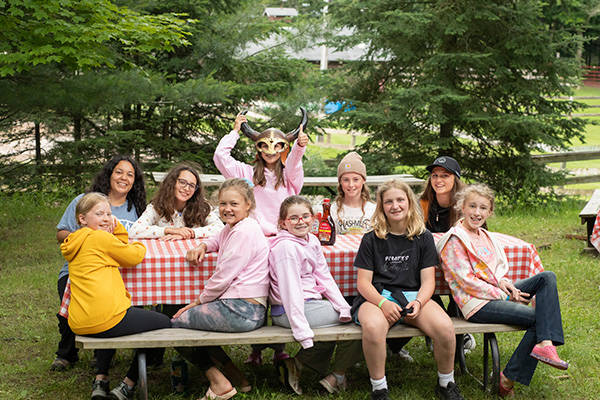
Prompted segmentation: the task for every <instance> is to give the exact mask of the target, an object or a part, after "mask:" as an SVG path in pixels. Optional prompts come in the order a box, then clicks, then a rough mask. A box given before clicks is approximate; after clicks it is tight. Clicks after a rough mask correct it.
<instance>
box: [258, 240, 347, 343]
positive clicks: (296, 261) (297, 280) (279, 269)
mask: <svg viewBox="0 0 600 400" xmlns="http://www.w3.org/2000/svg"><path fill="white" fill-rule="evenodd" d="M269 273H270V275H271V293H270V296H269V302H270V303H271V304H280V305H283V307H284V308H285V312H286V314H287V317H288V319H289V321H290V325H291V327H292V334H293V335H294V339H296V340H297V341H298V342H300V344H301V345H302V347H303V348H305V349H306V348H308V347H312V346H313V340H312V338H313V337H314V336H315V335H314V333H313V331H312V330H311V329H310V326H309V324H308V321H307V320H306V316H305V315H304V302H305V301H306V300H309V299H315V300H321V299H323V298H327V299H328V300H329V301H330V302H331V305H332V306H333V308H334V309H335V310H336V311H337V312H339V313H340V322H350V320H351V319H352V318H351V316H350V306H349V305H348V303H347V302H346V300H344V296H342V293H341V292H340V289H339V288H338V286H337V283H336V282H335V280H334V279H333V277H332V276H331V272H329V266H328V265H327V262H326V261H325V256H323V250H322V249H321V243H320V242H319V239H317V237H316V236H315V235H312V234H308V241H307V240H306V239H304V238H299V237H297V236H294V235H292V234H291V233H289V232H288V231H286V230H280V231H279V232H278V233H277V236H276V237H275V238H274V239H273V241H272V243H271V254H269Z"/></svg>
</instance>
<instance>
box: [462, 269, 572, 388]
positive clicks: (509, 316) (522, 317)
mask: <svg viewBox="0 0 600 400" xmlns="http://www.w3.org/2000/svg"><path fill="white" fill-rule="evenodd" d="M514 285H515V287H516V288H517V289H519V290H521V291H522V292H525V293H529V294H530V295H531V296H532V297H533V296H534V295H535V307H531V306H526V305H524V304H521V303H517V302H514V301H505V300H493V301H490V302H489V303H487V304H486V305H485V306H483V307H482V308H481V309H480V310H479V311H477V312H476V313H475V314H474V315H472V316H471V318H469V321H470V322H479V323H501V324H511V325H520V326H524V327H526V328H527V331H526V332H525V335H524V336H523V339H521V342H520V343H519V345H518V346H517V349H516V350H515V352H514V353H513V355H512V356H511V358H510V360H509V361H508V364H506V367H505V368H504V371H503V373H504V376H506V377H507V378H508V379H510V380H513V381H516V382H519V383H521V384H523V385H529V383H530V382H531V378H532V377H533V373H534V372H535V368H536V367H537V363H538V361H537V360H536V359H535V358H533V357H531V356H530V354H531V351H532V350H533V347H534V346H535V345H536V344H537V343H539V342H541V341H542V340H551V341H552V342H553V343H554V345H555V346H556V345H562V344H563V343H564V335H563V328H562V319H561V316H560V303H559V301H558V290H557V288H556V275H555V274H554V272H550V271H544V272H540V273H539V274H537V275H534V276H532V277H530V278H527V279H522V280H520V281H517V282H515V283H514Z"/></svg>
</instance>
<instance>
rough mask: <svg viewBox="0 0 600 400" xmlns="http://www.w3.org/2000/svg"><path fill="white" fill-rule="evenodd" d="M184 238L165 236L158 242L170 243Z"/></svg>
mask: <svg viewBox="0 0 600 400" xmlns="http://www.w3.org/2000/svg"><path fill="white" fill-rule="evenodd" d="M183 239H184V237H183V236H181V235H165V236H163V237H159V238H158V240H160V241H162V242H172V241H174V240H183Z"/></svg>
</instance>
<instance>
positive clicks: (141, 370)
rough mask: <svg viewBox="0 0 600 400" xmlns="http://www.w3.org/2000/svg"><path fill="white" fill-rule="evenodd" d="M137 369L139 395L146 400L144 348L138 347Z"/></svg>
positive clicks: (146, 380)
mask: <svg viewBox="0 0 600 400" xmlns="http://www.w3.org/2000/svg"><path fill="white" fill-rule="evenodd" d="M138 370H139V380H138V387H139V397H140V399H141V400H148V377H147V375H146V353H145V352H144V349H138Z"/></svg>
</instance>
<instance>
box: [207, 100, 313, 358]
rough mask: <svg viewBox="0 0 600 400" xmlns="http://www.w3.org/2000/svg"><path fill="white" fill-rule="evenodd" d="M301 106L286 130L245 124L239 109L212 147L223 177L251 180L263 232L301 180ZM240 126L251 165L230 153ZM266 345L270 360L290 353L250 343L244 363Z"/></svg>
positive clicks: (273, 225)
mask: <svg viewBox="0 0 600 400" xmlns="http://www.w3.org/2000/svg"><path fill="white" fill-rule="evenodd" d="M301 110H302V121H301V122H300V125H299V126H298V128H296V129H295V130H294V131H292V132H289V133H288V134H284V133H283V132H281V131H280V130H278V129H274V128H269V129H267V130H265V131H264V132H262V133H258V132H256V131H254V130H253V129H252V128H250V126H249V125H248V119H247V118H246V115H245V114H246V112H241V113H239V114H238V115H237V116H236V118H235V124H234V127H233V130H232V131H231V132H229V134H228V135H225V136H224V137H223V138H222V139H221V141H220V142H219V145H218V146H217V149H216V150H215V155H214V157H213V161H214V162H215V165H216V166H217V168H218V169H219V172H221V174H222V175H223V176H224V177H225V178H226V179H229V178H246V179H248V180H249V181H251V182H252V183H253V184H254V198H255V200H256V209H255V210H254V213H253V216H254V218H255V219H256V220H257V221H258V223H259V225H260V227H261V230H262V232H263V233H264V234H265V236H274V235H276V234H277V231H278V229H277V224H278V220H279V206H280V205H281V203H282V202H283V200H285V199H286V198H287V197H289V196H292V195H297V194H299V193H300V190H301V189H302V185H303V184H304V171H303V169H302V156H303V155H304V151H305V150H306V145H307V144H308V136H307V135H306V133H304V130H305V129H306V125H307V122H308V117H307V114H306V110H305V109H304V108H301ZM240 130H241V131H242V132H243V133H244V134H245V135H246V136H248V137H249V138H250V139H252V140H253V141H254V142H255V146H256V150H257V153H256V157H255V158H254V161H253V164H254V165H249V164H246V163H243V162H240V161H237V160H236V159H234V158H233V157H232V156H231V149H233V146H235V144H236V143H237V141H238V139H239V138H240ZM296 138H297V139H298V142H297V144H296V145H295V146H293V147H292V150H291V151H290V149H289V148H290V144H291V142H293V141H294V140H295V139H296ZM267 347H271V348H272V349H273V350H274V355H273V363H277V362H279V361H282V360H284V359H286V358H288V357H289V356H288V355H287V354H286V353H285V350H284V349H285V345H284V344H282V343H277V344H271V345H252V353H251V354H250V355H249V356H248V359H247V360H246V361H245V363H246V364H249V365H251V366H254V367H258V366H260V365H262V350H264V349H265V348H267Z"/></svg>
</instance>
